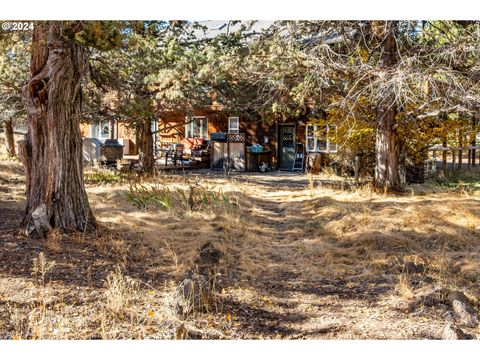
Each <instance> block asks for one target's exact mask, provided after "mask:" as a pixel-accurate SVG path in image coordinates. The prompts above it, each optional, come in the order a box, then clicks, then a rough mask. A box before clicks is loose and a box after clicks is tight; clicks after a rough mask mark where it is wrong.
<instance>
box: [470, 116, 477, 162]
mask: <svg viewBox="0 0 480 360" xmlns="http://www.w3.org/2000/svg"><path fill="white" fill-rule="evenodd" d="M472 126H473V129H474V131H473V139H472V141H471V142H470V145H471V146H475V142H476V138H477V133H476V131H475V127H476V126H477V118H476V117H474V118H473V119H472ZM470 154H471V156H472V166H475V157H476V152H475V149H472V151H471V153H470Z"/></svg>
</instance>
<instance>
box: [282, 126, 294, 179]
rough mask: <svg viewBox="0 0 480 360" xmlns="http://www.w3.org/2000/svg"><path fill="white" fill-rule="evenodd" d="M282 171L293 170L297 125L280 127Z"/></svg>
mask: <svg viewBox="0 0 480 360" xmlns="http://www.w3.org/2000/svg"><path fill="white" fill-rule="evenodd" d="M278 159H279V168H280V170H292V168H293V163H294V161H295V125H278Z"/></svg>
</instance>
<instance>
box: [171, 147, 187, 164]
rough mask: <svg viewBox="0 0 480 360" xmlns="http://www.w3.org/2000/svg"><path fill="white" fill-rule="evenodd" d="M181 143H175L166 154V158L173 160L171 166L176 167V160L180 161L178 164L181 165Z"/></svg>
mask: <svg viewBox="0 0 480 360" xmlns="http://www.w3.org/2000/svg"><path fill="white" fill-rule="evenodd" d="M183 149H184V146H183V144H176V145H175V148H174V149H173V151H172V152H170V153H168V154H167V157H168V159H170V160H171V161H172V162H173V166H174V167H177V161H180V165H182V167H183V161H182V160H183Z"/></svg>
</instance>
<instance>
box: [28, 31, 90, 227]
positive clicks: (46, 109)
mask: <svg viewBox="0 0 480 360" xmlns="http://www.w3.org/2000/svg"><path fill="white" fill-rule="evenodd" d="M75 25H79V24H78V23H74V24H72V23H71V25H70V26H71V27H72V28H73V26H75ZM72 28H66V25H64V24H63V23H61V22H48V23H39V24H38V25H37V26H36V27H35V30H34V34H33V39H32V50H31V52H32V55H31V64H30V73H31V78H30V81H29V83H28V84H27V85H26V86H25V87H24V93H25V96H26V99H27V121H28V134H27V140H26V142H23V144H22V148H21V149H20V150H21V151H20V157H21V159H22V162H23V163H24V166H25V171H26V174H27V185H26V187H27V189H26V194H27V206H26V213H25V217H24V219H23V222H22V227H23V229H24V230H25V232H26V233H27V234H28V235H30V234H32V232H33V231H34V230H36V232H37V233H39V235H41V234H42V233H43V232H44V231H46V230H49V229H51V228H58V229H60V230H62V231H70V230H78V231H86V230H91V229H93V228H95V218H94V217H93V214H92V211H91V209H90V205H89V203H88V199H87V194H86V192H85V186H84V183H83V159H82V137H81V134H80V117H79V114H80V106H81V89H80V82H81V79H82V76H83V75H84V73H85V71H86V66H87V57H86V52H85V48H84V46H82V45H80V44H76V43H74V41H73V40H71V39H69V38H68V36H69V35H68V34H69V32H70V30H72Z"/></svg>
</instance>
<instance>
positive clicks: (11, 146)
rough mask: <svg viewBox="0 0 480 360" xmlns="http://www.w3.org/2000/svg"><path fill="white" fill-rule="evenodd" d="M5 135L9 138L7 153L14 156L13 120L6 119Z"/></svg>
mask: <svg viewBox="0 0 480 360" xmlns="http://www.w3.org/2000/svg"><path fill="white" fill-rule="evenodd" d="M4 126H5V137H6V138H7V154H8V156H10V157H14V156H15V155H16V153H15V138H14V136H13V125H12V120H11V119H8V120H5V123H4Z"/></svg>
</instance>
